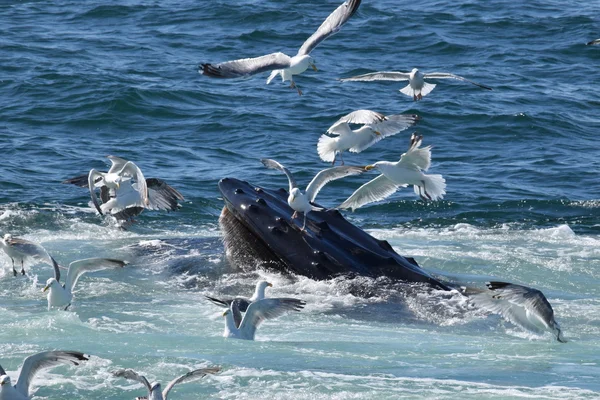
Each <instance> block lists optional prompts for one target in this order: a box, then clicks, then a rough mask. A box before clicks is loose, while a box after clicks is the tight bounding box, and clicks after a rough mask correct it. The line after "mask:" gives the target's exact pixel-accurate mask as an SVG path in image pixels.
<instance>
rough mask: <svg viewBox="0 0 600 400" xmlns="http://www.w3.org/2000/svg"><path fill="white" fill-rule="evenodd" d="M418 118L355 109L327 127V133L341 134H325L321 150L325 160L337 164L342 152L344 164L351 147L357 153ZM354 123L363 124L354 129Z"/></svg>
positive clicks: (411, 123) (320, 140) (318, 145)
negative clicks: (345, 156)
mask: <svg viewBox="0 0 600 400" xmlns="http://www.w3.org/2000/svg"><path fill="white" fill-rule="evenodd" d="M418 120H419V116H418V115H414V114H397V115H389V116H385V115H383V114H381V113H378V112H375V111H371V110H357V111H353V112H351V113H350V114H348V115H345V116H343V117H342V118H340V119H338V120H337V121H336V123H335V124H333V125H331V126H330V127H329V129H328V130H327V133H329V134H331V135H337V136H336V137H329V136H327V135H321V137H320V138H319V142H318V143H317V152H318V153H319V157H321V160H323V161H331V165H332V166H333V165H335V160H336V158H337V155H338V154H339V155H340V158H341V159H342V165H344V158H343V157H342V152H343V151H345V150H350V151H351V152H353V153H360V152H361V151H363V150H365V149H367V148H369V147H371V146H372V145H374V144H375V143H377V142H378V141H380V140H381V139H383V138H386V137H388V136H392V135H395V134H396V133H398V132H400V131H402V130H404V129H407V128H408V127H409V126H412V125H414V124H415V123H416V122H417V121H418ZM350 124H361V125H362V126H361V127H360V128H359V129H356V130H352V129H351V128H350Z"/></svg>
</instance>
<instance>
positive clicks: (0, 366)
mask: <svg viewBox="0 0 600 400" xmlns="http://www.w3.org/2000/svg"><path fill="white" fill-rule="evenodd" d="M0 375H6V371H5V370H4V368H2V365H0Z"/></svg>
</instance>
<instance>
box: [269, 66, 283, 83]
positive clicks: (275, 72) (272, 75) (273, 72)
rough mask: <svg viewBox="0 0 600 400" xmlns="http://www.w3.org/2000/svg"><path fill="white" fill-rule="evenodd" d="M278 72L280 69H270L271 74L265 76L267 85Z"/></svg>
mask: <svg viewBox="0 0 600 400" xmlns="http://www.w3.org/2000/svg"><path fill="white" fill-rule="evenodd" d="M280 73H281V70H280V69H276V70H273V71H271V75H269V77H268V78H267V85H268V84H269V83H271V81H272V80H273V79H275V77H276V76H277V75H279V74H280Z"/></svg>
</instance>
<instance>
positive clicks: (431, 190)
mask: <svg viewBox="0 0 600 400" xmlns="http://www.w3.org/2000/svg"><path fill="white" fill-rule="evenodd" d="M423 181H424V182H425V191H426V192H427V194H428V195H429V197H431V200H433V201H435V200H441V199H442V198H443V197H444V195H445V194H446V180H445V179H444V178H443V177H442V176H441V175H424V176H423ZM414 189H415V193H416V194H417V195H419V187H418V186H415V187H414Z"/></svg>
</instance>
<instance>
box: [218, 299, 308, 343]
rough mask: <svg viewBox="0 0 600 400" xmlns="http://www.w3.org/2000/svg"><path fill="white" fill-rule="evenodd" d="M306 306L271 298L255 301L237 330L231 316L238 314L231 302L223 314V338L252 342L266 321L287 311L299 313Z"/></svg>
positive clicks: (236, 308) (236, 306)
mask: <svg viewBox="0 0 600 400" xmlns="http://www.w3.org/2000/svg"><path fill="white" fill-rule="evenodd" d="M305 304H306V302H305V301H303V300H298V299H287V298H271V299H262V300H258V301H255V302H254V303H252V304H250V305H249V306H248V310H247V311H246V314H244V318H243V319H242V322H241V323H240V324H239V328H238V326H237V325H236V323H235V321H234V319H233V315H235V314H239V312H240V311H239V309H238V304H237V301H233V302H232V303H231V305H230V306H229V309H228V310H226V311H225V312H224V313H223V316H224V317H225V331H224V332H223V337H226V338H234V339H245V340H254V335H255V334H256V329H257V328H258V327H259V326H260V324H261V323H262V322H263V321H265V320H267V319H273V318H277V317H279V316H281V315H283V314H285V313H286V312H288V311H300V310H301V309H302V308H304V305H305Z"/></svg>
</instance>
